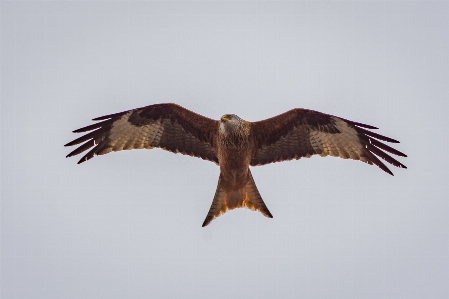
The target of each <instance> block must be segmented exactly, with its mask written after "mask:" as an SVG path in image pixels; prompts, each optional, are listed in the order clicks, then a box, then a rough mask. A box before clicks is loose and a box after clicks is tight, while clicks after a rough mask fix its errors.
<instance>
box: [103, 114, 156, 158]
mask: <svg viewBox="0 0 449 299" xmlns="http://www.w3.org/2000/svg"><path fill="white" fill-rule="evenodd" d="M132 113H133V111H130V112H128V113H126V114H125V115H123V116H122V117H121V118H120V119H119V120H117V121H116V122H114V124H113V125H112V128H111V132H110V135H109V140H110V145H111V150H112V151H121V150H129V149H142V148H146V149H151V148H153V146H154V145H157V144H158V143H159V140H160V138H161V136H162V133H163V131H164V128H163V126H162V125H161V122H160V121H154V122H151V123H149V124H147V125H144V126H135V125H133V124H132V123H130V122H129V120H128V119H129V117H130V116H131V114H132Z"/></svg>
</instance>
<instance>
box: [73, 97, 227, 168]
mask: <svg viewBox="0 0 449 299" xmlns="http://www.w3.org/2000/svg"><path fill="white" fill-rule="evenodd" d="M93 120H95V121H100V122H98V123H95V124H93V125H90V126H87V127H84V128H81V129H78V130H75V131H73V132H74V133H81V132H88V131H92V132H89V133H87V134H86V135H84V136H81V137H80V138H78V139H75V140H73V141H72V142H69V143H67V144H66V145H65V146H72V145H76V144H80V143H83V142H84V143H83V144H82V145H81V146H79V147H78V148H77V149H75V150H74V151H72V152H71V153H70V154H68V155H67V157H71V156H75V155H78V154H80V153H82V152H84V151H86V150H88V149H90V148H92V147H93V148H92V149H91V150H90V151H89V152H87V154H85V155H84V156H83V157H82V158H81V160H79V162H78V164H79V163H82V162H84V161H87V160H89V159H91V158H92V157H93V156H94V155H103V154H107V153H109V152H111V151H114V152H116V151H121V150H129V149H141V148H145V149H151V148H153V147H160V148H162V149H165V150H168V151H171V152H174V153H182V154H185V155H190V156H195V157H199V158H202V159H205V160H209V161H213V162H215V163H218V158H217V156H216V154H215V151H214V144H215V136H216V132H217V130H218V121H216V120H213V119H210V118H207V117H204V116H202V115H199V114H197V113H194V112H192V111H190V110H187V109H185V108H183V107H181V106H179V105H176V104H157V105H150V106H146V107H142V108H138V109H133V110H128V111H124V112H119V113H115V114H110V115H105V116H101V117H97V118H94V119H93Z"/></svg>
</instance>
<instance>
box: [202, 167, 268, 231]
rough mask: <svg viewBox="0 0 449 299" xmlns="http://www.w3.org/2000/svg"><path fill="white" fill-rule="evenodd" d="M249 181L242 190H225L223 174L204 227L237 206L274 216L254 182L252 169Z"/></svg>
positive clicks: (249, 173) (249, 172)
mask: <svg viewBox="0 0 449 299" xmlns="http://www.w3.org/2000/svg"><path fill="white" fill-rule="evenodd" d="M248 175H249V179H248V183H247V184H246V185H245V187H243V188H242V189H240V190H237V191H225V190H224V189H223V186H222V176H221V174H220V178H219V179H218V186H217V191H216V192H215V196H214V200H213V201H212V205H211V207H210V209H209V213H207V216H206V219H205V220H204V223H203V227H204V226H206V225H208V224H209V223H210V222H211V221H212V220H214V219H215V218H217V217H218V216H220V215H221V214H223V213H225V212H227V211H229V210H233V209H236V208H248V209H251V210H253V211H259V212H261V213H262V214H264V215H265V216H266V217H268V218H273V216H272V215H271V213H270V211H269V210H268V208H267V206H266V205H265V203H264V202H263V200H262V197H261V196H260V194H259V190H257V187H256V184H255V183H254V180H253V176H252V175H251V171H249V169H248Z"/></svg>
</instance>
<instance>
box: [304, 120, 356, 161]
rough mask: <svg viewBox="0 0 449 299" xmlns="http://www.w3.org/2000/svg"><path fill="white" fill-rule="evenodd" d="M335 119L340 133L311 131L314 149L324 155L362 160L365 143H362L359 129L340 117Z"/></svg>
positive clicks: (311, 141)
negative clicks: (358, 133) (358, 132)
mask: <svg viewBox="0 0 449 299" xmlns="http://www.w3.org/2000/svg"><path fill="white" fill-rule="evenodd" d="M333 120H334V122H335V126H336V128H337V129H338V130H339V131H340V133H337V134H329V133H327V132H320V131H311V132H310V143H311V145H312V147H313V149H314V150H315V151H316V152H318V153H321V154H320V155H321V156H322V157H325V156H334V157H341V158H344V159H354V160H360V159H361V153H362V151H363V145H362V144H361V143H360V140H359V137H358V135H357V131H356V130H355V129H354V128H352V127H350V126H348V124H347V123H346V122H345V121H343V120H341V119H339V118H336V117H335V118H333Z"/></svg>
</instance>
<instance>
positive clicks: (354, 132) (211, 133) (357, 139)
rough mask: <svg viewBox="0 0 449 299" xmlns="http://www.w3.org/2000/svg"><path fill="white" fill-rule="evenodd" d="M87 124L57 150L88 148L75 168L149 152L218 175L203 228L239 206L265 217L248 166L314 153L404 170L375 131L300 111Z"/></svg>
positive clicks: (160, 113)
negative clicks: (100, 158) (211, 166)
mask: <svg viewBox="0 0 449 299" xmlns="http://www.w3.org/2000/svg"><path fill="white" fill-rule="evenodd" d="M93 120H94V121H99V122H97V123H94V124H92V125H90V126H87V127H83V128H81V129H78V130H75V131H73V132H74V133H82V132H89V131H90V132H89V133H87V134H85V135H84V136H81V137H79V138H78V139H75V140H73V141H72V142H69V143H67V144H66V145H65V146H72V145H76V144H80V143H82V145H81V146H79V147H78V148H76V149H75V150H74V151H72V152H71V153H70V154H68V155H67V157H71V156H74V155H78V154H80V153H82V152H84V151H86V150H88V149H90V148H92V149H90V151H88V152H87V154H85V155H84V156H83V157H82V158H81V160H79V162H78V164H79V163H82V162H84V161H87V160H89V159H91V158H92V157H94V156H95V155H104V154H107V153H110V152H115V151H121V150H130V149H152V148H155V147H158V148H162V149H164V150H167V151H170V152H173V153H181V154H184V155H189V156H194V157H198V158H202V159H204V160H208V161H212V162H214V163H215V164H217V165H218V166H219V167H220V177H219V178H218V186H217V190H216V192H215V196H214V199H213V201H212V205H211V207H210V210H209V213H208V214H207V216H206V219H205V220H204V223H203V227H204V226H206V225H208V224H209V223H210V222H211V221H212V220H213V219H215V218H216V217H218V216H220V215H221V214H223V213H225V212H226V211H228V210H232V209H235V208H243V207H246V208H249V209H251V210H255V211H259V212H261V213H262V214H263V215H265V216H266V217H269V218H272V217H273V216H272V215H271V213H270V211H269V210H268V208H267V207H266V205H265V203H264V201H263V200H262V197H261V196H260V194H259V191H258V190H257V187H256V184H255V183H254V180H253V177H252V175H251V171H250V169H249V166H258V165H265V164H268V163H274V162H281V161H287V160H292V159H300V158H303V157H304V158H308V157H310V156H312V155H320V156H322V157H325V156H334V157H340V158H343V159H353V160H360V161H362V162H365V163H368V164H371V165H373V164H375V165H377V166H378V167H379V168H380V169H382V170H383V171H385V172H387V173H389V174H391V175H393V173H392V172H391V171H390V170H389V169H388V168H387V167H386V166H385V164H384V163H382V162H381V161H380V160H379V158H378V157H380V158H382V159H383V160H385V161H387V162H388V163H390V164H392V165H394V166H397V167H402V168H407V167H405V166H404V165H403V164H402V163H400V162H399V161H397V160H395V159H394V158H392V157H391V156H390V155H389V154H387V153H386V152H389V153H391V154H395V155H398V156H402V157H407V156H406V155H405V154H403V153H401V152H400V151H398V150H396V149H394V148H392V147H390V146H388V145H386V144H384V143H382V142H380V141H379V140H382V141H387V142H392V143H399V141H396V140H394V139H392V138H389V137H385V136H382V135H379V134H377V133H374V132H373V131H370V130H372V129H377V128H376V127H373V126H370V125H365V124H362V123H358V122H354V121H350V120H347V119H344V118H341V117H337V116H333V115H329V114H325V113H322V112H318V111H313V110H308V109H299V108H298V109H292V110H290V111H287V112H285V113H282V114H280V115H277V116H275V117H272V118H268V119H265V120H262V121H257V122H248V121H245V120H243V119H241V118H240V117H238V116H237V115H235V114H225V115H223V116H222V117H221V119H220V120H213V119H210V118H207V117H204V116H202V115H200V114H197V113H195V112H192V111H190V110H187V109H186V108H183V107H181V106H179V105H177V104H172V103H167V104H155V105H150V106H146V107H142V108H137V109H132V110H128V111H124V112H119V113H115V114H110V115H106V116H101V117H97V118H94V119H93Z"/></svg>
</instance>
